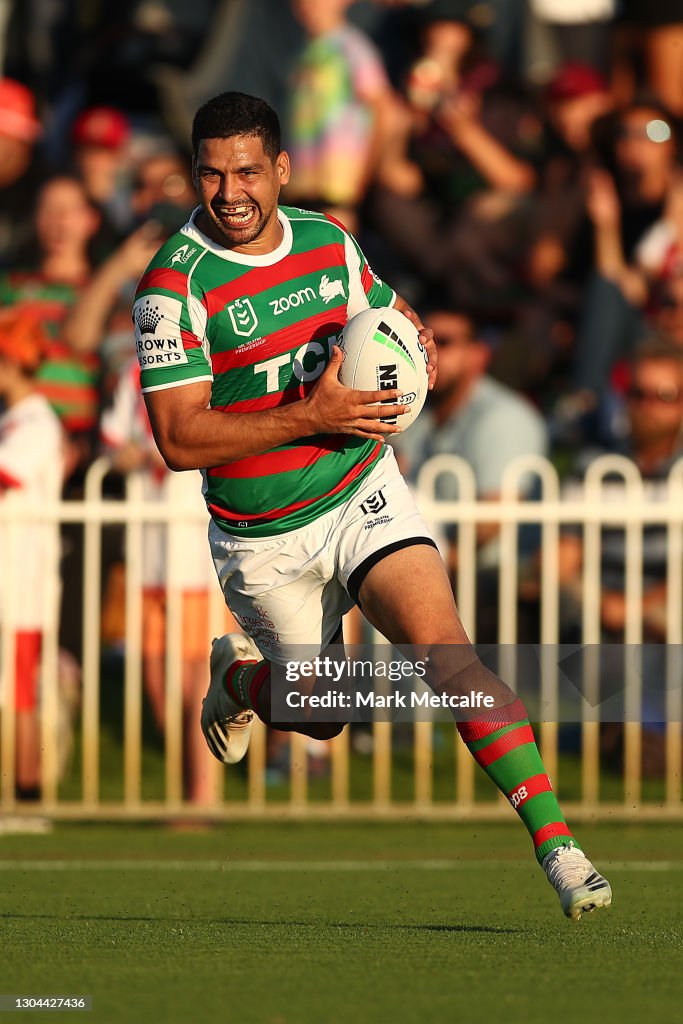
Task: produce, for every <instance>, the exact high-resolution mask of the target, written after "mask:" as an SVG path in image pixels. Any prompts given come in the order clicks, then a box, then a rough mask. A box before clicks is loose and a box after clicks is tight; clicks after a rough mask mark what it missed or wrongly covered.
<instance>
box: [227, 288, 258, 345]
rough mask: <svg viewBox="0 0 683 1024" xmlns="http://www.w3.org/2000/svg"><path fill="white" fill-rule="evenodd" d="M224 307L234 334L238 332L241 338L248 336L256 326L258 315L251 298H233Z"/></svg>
mask: <svg viewBox="0 0 683 1024" xmlns="http://www.w3.org/2000/svg"><path fill="white" fill-rule="evenodd" d="M225 309H226V311H227V313H228V315H229V316H230V321H231V323H232V327H233V330H234V332H235V334H239V335H240V337H241V338H248V337H250V336H251V335H252V334H253V333H254V331H255V330H256V328H257V327H258V317H257V316H256V312H255V310H254V307H253V306H252V304H251V299H248V298H247V297H246V296H243V297H242V298H241V299H235V301H234V302H229V303H228V305H227V306H226V307H225Z"/></svg>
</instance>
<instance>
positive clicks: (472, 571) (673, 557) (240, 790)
mask: <svg viewBox="0 0 683 1024" xmlns="http://www.w3.org/2000/svg"><path fill="white" fill-rule="evenodd" d="M108 469H109V466H108V463H107V462H106V461H105V460H99V461H98V462H96V463H95V464H94V465H93V466H92V467H91V469H90V471H89V473H88V476H87V481H86V488H85V497H84V500H83V501H81V502H71V501H70V502H58V503H54V504H51V505H49V504H48V505H41V506H40V507H30V506H26V505H25V504H24V503H22V501H21V498H20V497H19V496H18V495H11V494H10V495H7V496H6V497H5V498H4V499H3V501H2V502H0V530H2V531H4V533H3V536H4V538H5V541H6V542H8V543H12V533H13V531H15V530H16V527H17V524H21V523H24V524H25V523H26V522H27V521H32V522H36V523H41V524H48V525H50V527H51V528H52V530H53V535H54V557H53V558H52V560H51V562H49V563H48V564H46V566H45V572H46V575H47V577H48V583H49V589H50V593H51V594H52V599H53V600H52V606H53V614H52V616H51V617H50V621H48V622H47V623H46V631H45V641H44V650H43V658H42V668H41V735H42V762H41V771H42V801H41V803H40V804H39V805H37V806H36V807H33V806H31V808H30V811H28V810H27V809H26V807H25V806H24V805H21V807H20V808H19V809H20V810H21V812H22V813H35V811H36V810H37V811H39V812H41V813H48V814H50V815H53V816H55V817H61V818H90V817H99V818H145V817H148V818H155V817H169V816H172V815H174V814H178V813H182V814H183V815H193V814H197V815H200V816H203V817H205V816H207V815H210V816H213V817H216V818H230V819H234V818H241V817H283V816H284V817H344V816H346V817H354V818H362V817H377V816H386V817H391V816H395V817H405V816H414V817H433V818H443V819H454V818H468V817H477V818H498V817H499V816H503V817H504V816H506V815H509V811H508V810H507V809H506V807H505V804H506V801H504V800H503V799H499V800H497V801H491V800H490V799H484V800H482V799H480V794H479V792H476V789H477V787H476V780H475V765H474V762H473V760H472V758H471V757H470V755H469V753H468V752H467V750H466V748H465V747H464V745H463V744H462V743H461V742H460V741H459V739H458V738H457V735H456V731H455V729H454V728H453V729H452V730H451V731H452V743H453V744H454V751H453V758H452V763H453V762H454V769H453V770H454V776H455V777H454V782H453V798H452V799H447V800H444V799H435V798H434V783H435V779H434V769H433V762H434V757H435V745H434V740H435V729H436V728H437V727H436V726H435V725H434V723H432V722H419V723H416V724H415V725H414V727H413V735H412V756H411V772H412V795H411V798H410V799H409V800H406V799H397V798H395V797H394V795H393V791H394V790H395V788H396V786H395V780H396V752H395V750H394V746H393V744H392V735H393V732H394V727H392V724H391V723H388V722H375V723H374V724H373V726H372V743H371V754H370V755H369V756H368V757H366V758H365V760H363V758H361V757H360V755H358V754H356V753H354V750H353V747H352V744H351V739H350V735H349V730H348V729H346V730H344V732H343V733H342V734H341V735H340V736H339V737H338V738H337V739H335V740H334V741H332V742H331V744H330V762H329V770H330V778H329V787H328V792H327V795H326V796H325V797H324V798H322V799H321V798H315V799H313V798H312V797H311V795H310V792H309V791H310V789H311V784H310V780H309V773H308V771H307V758H308V745H307V741H306V740H305V738H304V737H301V736H298V735H292V736H291V739H290V743H291V752H290V765H291V767H290V778H289V786H288V790H287V793H286V796H285V799H282V797H281V796H280V797H279V798H278V799H272V798H271V795H270V791H269V788H268V785H267V778H266V770H265V769H266V730H265V728H263V727H261V726H260V724H259V725H258V726H257V728H255V730H254V736H253V740H252V743H251V746H250V750H249V754H248V759H247V766H246V778H245V777H244V775H243V774H242V773H243V769H242V768H240V767H237V768H231V769H227V770H225V786H224V792H223V794H222V795H221V797H220V798H219V799H217V800H216V802H215V803H213V804H211V805H210V806H209V807H206V806H204V807H197V806H195V805H192V806H190V805H188V804H187V803H186V802H185V801H184V800H183V786H182V763H181V762H182V757H181V752H182V739H183V738H182V694H181V687H182V681H181V676H180V672H181V653H182V652H181V644H182V628H181V616H182V603H181V602H182V597H181V594H180V592H179V590H178V588H177V587H175V586H174V558H175V554H174V551H175V549H176V548H177V545H176V544H175V543H174V535H177V533H178V529H179V527H181V526H184V525H185V524H187V522H188V521H190V520H192V521H195V520H196V525H197V529H198V530H205V529H206V520H205V519H204V518H202V519H201V520H200V518H199V516H197V514H196V513H194V512H188V510H187V509H184V508H179V507H171V506H169V505H160V504H155V503H150V502H146V501H144V500H143V498H142V487H141V481H140V480H139V479H138V478H137V477H136V476H135V475H132V476H131V477H129V479H128V481H127V490H126V499H125V501H115V500H111V499H108V498H106V497H104V496H103V489H102V484H103V480H104V478H105V476H106V474H107V472H108ZM445 473H449V474H454V475H455V476H456V478H457V481H458V494H459V499H458V501H457V502H444V501H438V500H436V498H435V493H436V492H435V488H436V484H437V480H438V478H439V477H440V475H441V474H445ZM529 473H533V474H535V475H536V476H537V478H538V480H539V482H540V488H541V497H540V500H535V501H525V500H520V499H519V498H518V493H519V481H520V480H522V479H523V478H525V477H527V475H528V474H529ZM615 475H616V476H618V477H619V478H620V479H621V481H623V482H622V484H621V485H620V494H621V500H619V501H614V500H613V489H612V495H611V496H610V497H611V500H608V499H607V489H606V483H605V481H606V478H608V477H609V478H610V480H613V479H614V476H615ZM418 500H419V503H420V506H421V509H422V511H423V513H424V514H425V516H426V517H427V518H428V519H429V520H430V521H432V522H433V523H435V524H441V525H448V524H452V523H457V525H458V578H457V593H456V598H457V602H458V606H459V609H460V613H461V616H462V619H463V622H464V624H465V627H466V628H467V629H468V631H469V633H470V636H471V637H472V638H473V639H475V638H476V633H475V626H476V622H475V619H476V615H475V606H476V581H477V546H476V526H477V524H478V523H484V522H487V523H490V522H499V523H500V524H501V527H500V585H499V637H498V640H499V642H500V644H501V645H507V646H509V648H510V649H512V648H513V645H514V644H515V642H516V640H517V616H518V568H519V567H518V541H517V534H518V529H519V527H520V526H522V525H524V524H538V529H539V531H540V560H539V588H540V590H539V601H540V636H539V640H540V643H541V645H542V646H541V648H540V650H541V651H543V650H545V649H547V650H549V651H550V650H552V648H553V645H555V644H557V642H558V639H559V628H560V590H559V578H558V564H557V549H558V542H559V537H560V531H561V528H562V527H564V526H566V525H569V524H571V525H572V526H578V527H579V528H580V529H581V531H582V535H583V540H584V559H583V569H582V584H581V594H582V602H581V616H582V639H583V642H584V643H585V644H587V645H592V649H594V650H597V645H598V644H599V642H600V636H601V629H600V596H601V586H600V560H601V531H602V528H603V527H604V526H612V527H620V528H623V530H624V533H625V539H626V557H625V598H626V626H625V642H626V644H629V645H638V644H640V643H641V642H642V639H643V626H642V615H641V603H642V592H643V576H642V552H643V529H644V527H645V526H646V525H652V524H658V525H660V526H662V527H663V528H664V529H665V530H666V535H667V556H666V557H667V594H666V628H667V643H668V644H669V645H671V646H670V647H669V648H667V650H668V651H670V652H671V654H672V657H671V658H670V659H669V660H668V667H667V672H670V679H669V680H668V682H669V683H670V685H669V686H668V688H667V691H666V717H667V725H666V731H665V737H664V743H665V751H666V771H665V778H664V780H663V782H662V785H661V793H659V794H658V795H657V796H656V797H655V798H652V799H643V785H642V772H641V739H642V733H641V726H640V724H639V723H638V721H637V719H638V718H639V708H640V702H641V682H640V676H639V674H638V672H637V671H635V670H634V671H629V670H628V669H627V679H626V708H627V715H626V717H627V719H628V721H627V723H626V724H625V726H624V738H623V739H624V758H623V779H622V786H621V793H622V794H623V798H622V799H620V800H619V801H618V802H616V801H614V800H611V801H607V802H606V801H605V799H604V793H603V788H604V787H603V784H604V774H603V773H602V772H601V762H600V721H599V710H598V709H596V708H595V707H594V706H593V705H592V704H590V703H585V705H584V708H583V711H582V721H581V722H580V735H581V752H580V772H581V786H580V796H579V797H578V799H575V800H573V801H571V802H570V803H569V804H568V805H567V812H568V813H569V814H571V815H572V816H573V817H574V818H577V817H585V816H591V815H594V814H596V813H598V812H600V813H606V812H609V813H610V814H611V815H612V816H613V817H615V816H616V817H622V818H631V817H634V816H635V817H638V818H650V817H669V818H678V817H680V816H681V812H682V808H683V804H682V802H681V755H682V745H681V724H680V723H681V721H682V720H683V708H682V706H681V705H682V699H681V684H680V675H681V671H680V669H681V658H680V656H679V654H680V645H682V644H683V460H681V461H680V462H679V463H677V464H676V465H675V466H674V468H673V469H672V471H671V474H670V476H669V479H668V482H667V486H666V488H665V489H664V491H663V492H662V493H661V494H659V495H658V500H656V501H652V500H650V498H649V497H648V494H647V493H646V488H645V484H644V482H643V480H642V479H641V477H640V474H639V473H638V470H637V468H636V467H635V466H634V465H633V464H632V463H631V462H629V461H628V460H627V459H624V458H622V457H620V456H604V457H602V458H600V459H598V460H597V461H596V462H594V463H593V464H592V465H591V466H590V468H589V471H588V473H587V476H586V479H585V485H584V486H583V487H582V488H581V489H580V490H579V491H576V490H575V491H574V492H573V493H572V494H571V496H569V497H567V496H563V494H562V490H561V485H560V481H559V479H558V476H557V473H556V471H555V469H554V467H553V466H552V465H551V464H550V463H549V462H548V461H547V460H545V459H543V458H540V457H536V456H533V457H524V458H521V459H517V460H515V461H514V462H513V463H511V464H510V465H509V466H508V468H507V471H506V474H505V478H504V481H503V486H502V500H501V501H500V502H496V503H486V502H481V501H478V500H477V498H476V490H475V480H474V476H473V473H472V470H471V468H470V467H469V465H467V464H466V463H465V462H463V460H461V459H459V458H458V457H456V456H447V455H443V456H438V457H435V458H433V459H431V460H430V461H429V462H428V463H427V464H426V465H425V466H424V467H423V469H422V471H421V473H420V477H419V480H418ZM67 522H77V523H82V524H83V526H84V562H85V570H84V580H83V587H84V602H83V606H84V613H83V636H84V640H83V651H82V694H81V704H80V711H79V715H80V723H79V728H78V729H77V743H78V744H79V754H80V786H79V789H80V795H79V797H78V798H77V799H66V798H64V796H63V794H62V792H61V789H62V788H63V787H62V786H61V784H60V778H59V745H60V736H59V729H60V716H59V680H58V644H57V604H58V595H59V590H60V581H59V563H58V557H57V553H58V552H57V547H58V533H59V526H60V524H62V523H67ZM148 522H161V523H163V524H165V526H166V528H167V530H168V534H167V536H168V582H167V607H168V618H167V630H166V639H167V645H166V646H167V649H166V666H167V671H166V726H165V736H164V772H165V779H164V783H165V795H164V798H163V799H162V800H158V799H156V800H151V799H147V798H146V797H145V796H144V795H143V783H142V776H143V772H142V763H143V747H142V719H143V679H142V657H141V655H142V543H143V540H142V533H143V525H144V524H145V523H148ZM113 523H117V524H123V528H124V530H125V552H126V600H125V653H124V656H123V659H124V660H123V688H122V695H121V699H122V704H123V708H122V715H123V752H122V795H121V797H120V799H116V800H114V799H107V800H105V799H103V798H102V796H101V792H100V790H101V782H100V778H101V770H100V769H101V763H100V762H101V753H100V742H101V729H102V724H103V723H102V714H101V708H100V695H101V685H102V680H101V655H102V645H101V626H100V620H101V595H102V589H103V588H102V582H103V581H102V579H101V550H102V528H103V527H104V526H105V525H107V524H113ZM207 558H208V550H207ZM21 586H22V580H21V579H13V578H11V574H8V573H6V572H4V571H3V572H2V573H1V576H0V588H2V590H1V592H2V596H3V598H4V602H5V603H4V607H8V603H9V606H10V607H11V604H12V601H13V597H12V595H13V593H17V592H18V589H17V588H20V587H21ZM209 607H210V611H209V616H208V621H207V623H206V640H207V653H208V649H209V643H210V639H211V637H212V636H215V635H216V634H217V633H220V632H221V631H222V623H223V615H224V611H223V602H222V595H221V593H220V591H219V589H218V587H217V586H216V587H215V588H213V591H212V595H211V600H210V606H209ZM13 643H14V641H13V635H12V631H11V630H9V629H4V630H2V636H1V643H0V656H1V658H2V661H1V664H2V666H5V667H6V666H9V665H12V664H13V663H14V650H13ZM674 655H676V656H674ZM587 663H590V657H588V659H587ZM510 672H511V675H512V678H510V675H507V676H506V679H507V681H508V682H510V684H511V685H513V687H514V685H515V680H514V665H511V668H510ZM4 682H5V685H4V687H3V690H2V693H3V700H2V713H1V727H0V772H1V779H0V809H2V810H3V811H5V812H7V811H10V810H11V811H12V812H15V811H16V809H17V807H16V805H15V797H14V791H15V767H14V766H15V736H14V729H15V711H14V693H13V689H14V688H13V686H11V685H8V673H7V672H6V671H5V673H4ZM542 685H543V693H542V695H541V696H542V699H543V701H544V703H545V706H546V707H547V708H550V709H551V715H550V716H546V717H552V709H553V708H554V707H556V705H557V697H558V686H557V673H556V669H555V670H554V669H553V665H552V657H551V658H550V661H549V664H548V670H547V671H544V673H543V684H542ZM588 685H589V686H590V685H591V684H590V681H589V683H588ZM197 714H199V709H197ZM449 735H450V733H449ZM538 738H539V742H540V746H541V752H542V755H543V757H544V760H545V763H546V767H547V768H548V771H549V773H550V775H551V777H552V778H553V779H554V781H555V783H556V784H557V783H558V782H560V784H561V778H560V776H559V769H560V758H559V742H558V739H559V727H558V724H557V722H554V721H545V722H542V723H541V724H540V725H539V727H538ZM449 742H450V741H449ZM214 770H215V771H216V772H218V773H223V772H224V770H223V769H222V767H221V766H220V765H216V766H215V769H214ZM354 772H355V773H356V776H355V777H358V775H359V774H360V775H364V776H365V777H366V778H367V777H368V776H369V777H370V780H371V781H370V784H369V786H368V787H366V788H368V789H369V796H367V797H366V798H365V799H357V798H355V796H354V795H353V792H354V786H353V778H354ZM560 788H561V785H560Z"/></svg>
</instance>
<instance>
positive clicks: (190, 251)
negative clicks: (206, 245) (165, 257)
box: [168, 245, 197, 267]
mask: <svg viewBox="0 0 683 1024" xmlns="http://www.w3.org/2000/svg"><path fill="white" fill-rule="evenodd" d="M196 251H197V247H196V246H194V245H193V246H192V247H191V248H190V246H189V245H181V246H180V248H179V249H176V251H175V252H174V253H173V255H172V256H171V258H170V260H169V261H168V262H169V265H170V266H172V267H175V265H176V263H180V264H181V265H182V264H185V263H187V261H188V260H189V258H190V257H191V256H194V254H195V253H196Z"/></svg>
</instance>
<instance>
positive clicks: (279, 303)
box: [268, 285, 315, 316]
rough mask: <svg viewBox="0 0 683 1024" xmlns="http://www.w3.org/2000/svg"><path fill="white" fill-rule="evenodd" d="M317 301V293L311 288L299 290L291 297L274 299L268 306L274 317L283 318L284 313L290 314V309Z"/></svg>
mask: <svg viewBox="0 0 683 1024" xmlns="http://www.w3.org/2000/svg"><path fill="white" fill-rule="evenodd" d="M314 299H315V292H314V291H313V289H312V288H311V287H310V285H309V287H308V288H299V291H298V292H290V293H289V295H282V296H280V298H279V299H272V300H271V301H270V302H269V303H268V305H269V306H270V308H271V309H272V311H273V316H282V314H283V313H289V311H290V309H296V308H297V306H303V305H304V303H306V302H312V301H313V300H314Z"/></svg>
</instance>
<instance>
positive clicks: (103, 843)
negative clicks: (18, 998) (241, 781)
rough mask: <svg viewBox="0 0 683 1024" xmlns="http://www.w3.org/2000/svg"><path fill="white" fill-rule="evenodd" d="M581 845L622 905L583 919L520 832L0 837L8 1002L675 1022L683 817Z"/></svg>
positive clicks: (241, 1014)
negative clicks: (34, 999) (566, 910)
mask: <svg viewBox="0 0 683 1024" xmlns="http://www.w3.org/2000/svg"><path fill="white" fill-rule="evenodd" d="M580 834H581V835H582V836H583V837H584V842H585V843H589V846H590V851H589V852H590V855H591V857H592V859H593V860H594V861H595V862H596V863H597V865H598V866H599V867H601V868H603V869H604V870H605V872H606V873H609V876H610V879H611V881H612V883H613V888H614V893H615V902H614V906H613V907H612V908H611V909H610V910H608V911H600V912H597V913H595V914H593V915H591V916H590V917H588V918H586V919H585V920H584V921H582V922H581V923H580V924H579V925H572V924H571V923H570V922H569V921H568V920H566V919H565V918H564V917H563V916H562V914H561V912H560V909H559V902H558V900H557V897H556V896H555V894H554V892H553V891H552V889H551V888H550V886H549V885H548V883H547V882H546V880H545V878H544V877H543V875H542V874H541V872H540V870H538V869H537V868H536V866H535V863H534V862H533V860H532V859H531V856H530V843H529V841H528V839H527V837H526V834H525V833H524V832H523V830H522V829H521V828H520V827H519V826H518V825H516V824H515V823H511V825H510V826H498V825H496V826H494V825H476V824H473V825H469V826H466V825H427V824H421V825H417V824H366V825H350V824H338V825H333V824H277V825H274V824H263V825H255V824H249V825H234V826H221V827H217V828H215V829H214V830H212V831H209V832H205V833H191V832H178V831H173V830H169V829H168V828H163V827H159V826H137V827H132V826H124V825H91V826H86V825H60V826H57V827H56V828H55V831H54V832H52V833H51V834H48V835H44V836H19V835H16V836H11V835H5V836H1V837H0V883H1V884H2V892H3V896H2V910H1V918H2V952H1V953H0V958H1V959H0V994H7V995H10V994H11V995H17V994H25V995H38V994H45V995H57V994H61V995H68V994H83V995H92V997H93V1012H92V1013H90V1014H86V1015H85V1019H86V1020H91V1021H98V1022H99V1021H117V1022H118V1021H121V1022H128V1021H130V1022H137V1021H145V1022H147V1021H152V1020H155V1021H156V1020H159V1021H164V1022H168V1024H175V1022H181V1021H182V1022H184V1021H195V1020H196V1021H209V1020H214V1021H220V1022H222V1021H225V1022H227V1021H235V1022H240V1024H242V1022H244V1024H251V1022H254V1024H256V1022H258V1024H262V1022H265V1024H309V1022H310V1024H336V1022H339V1024H342V1022H343V1024H346V1022H350V1024H364V1022H371V1021H372V1022H384V1021H387V1022H391V1024H403V1022H413V1021H415V1022H416V1024H417V1022H420V1024H427V1022H442V1021H463V1022H464V1021H477V1022H478V1024H483V1022H486V1021H488V1022H490V1021H494V1022H495V1024H507V1022H510V1024H513V1022H514V1024H516V1022H522V1021H524V1022H527V1024H534V1022H536V1021H538V1022H541V1021H543V1022H549V1021H553V1020H556V1019H558V1018H560V1019H565V1018H568V1017H570V1016H571V1017H572V1018H575V1017H577V1016H578V1018H579V1019H580V1020H581V1021H582V1024H589V1022H594V1021H595V1022H598V1021H599V1022H601V1024H602V1022H608V1021H618V1022H619V1024H630V1022H634V1024H635V1022H639V1024H640V1022H642V1021H648V1022H651V1024H655V1022H656V1024H659V1022H668V1021H676V1020H680V1019H681V1016H682V1015H683V978H682V974H681V951H682V949H683V927H682V926H681V904H682V902H683V849H682V848H681V842H680V835H681V829H680V826H673V825H671V826H665V825H653V826H647V827H646V826H635V825H632V826H608V825H604V826H601V827H587V826H584V827H583V828H582V829H581V830H580ZM608 869H609V871H608ZM36 1016H37V1014H36V1012H28V1011H21V1012H16V1013H13V1014H10V1015H9V1016H8V1019H9V1020H17V1019H20V1020H23V1019H27V1020H28V1019H35V1018H36ZM68 1016H69V1017H73V1016H76V1014H74V1013H69V1014H68Z"/></svg>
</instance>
